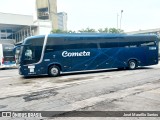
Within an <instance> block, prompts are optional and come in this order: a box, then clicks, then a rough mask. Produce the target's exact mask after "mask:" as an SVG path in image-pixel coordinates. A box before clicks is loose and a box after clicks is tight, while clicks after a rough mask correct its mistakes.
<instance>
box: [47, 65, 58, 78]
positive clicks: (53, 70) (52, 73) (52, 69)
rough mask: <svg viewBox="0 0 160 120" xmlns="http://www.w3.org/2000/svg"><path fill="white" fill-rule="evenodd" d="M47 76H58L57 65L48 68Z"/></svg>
mask: <svg viewBox="0 0 160 120" xmlns="http://www.w3.org/2000/svg"><path fill="white" fill-rule="evenodd" d="M48 74H49V76H51V77H57V76H59V75H60V68H59V67H58V66H57V65H53V66H51V67H49V71H48Z"/></svg>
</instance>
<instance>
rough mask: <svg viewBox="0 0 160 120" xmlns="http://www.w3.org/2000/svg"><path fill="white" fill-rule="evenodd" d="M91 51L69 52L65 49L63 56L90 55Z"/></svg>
mask: <svg viewBox="0 0 160 120" xmlns="http://www.w3.org/2000/svg"><path fill="white" fill-rule="evenodd" d="M90 54H91V53H90V52H86V51H83V52H68V51H63V52H62V56H63V57H82V56H90Z"/></svg>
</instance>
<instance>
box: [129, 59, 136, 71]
mask: <svg viewBox="0 0 160 120" xmlns="http://www.w3.org/2000/svg"><path fill="white" fill-rule="evenodd" d="M128 68H129V69H130V70H134V69H136V68H137V62H136V61H135V60H130V61H129V62H128Z"/></svg>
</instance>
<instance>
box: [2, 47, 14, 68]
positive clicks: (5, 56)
mask: <svg viewBox="0 0 160 120" xmlns="http://www.w3.org/2000/svg"><path fill="white" fill-rule="evenodd" d="M13 49H14V45H11V44H0V68H1V69H4V68H12V67H16V62H15V55H14V52H13Z"/></svg>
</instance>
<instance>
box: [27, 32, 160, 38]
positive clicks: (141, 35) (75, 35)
mask: <svg viewBox="0 0 160 120" xmlns="http://www.w3.org/2000/svg"><path fill="white" fill-rule="evenodd" d="M44 37H45V35H37V36H32V37H29V38H26V39H34V38H44ZM48 37H71V38H74V37H124V38H125V37H146V38H148V37H152V38H158V36H157V35H153V34H152V35H151V34H134V35H128V34H106V33H66V34H61V33H56V34H49V35H48Z"/></svg>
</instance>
